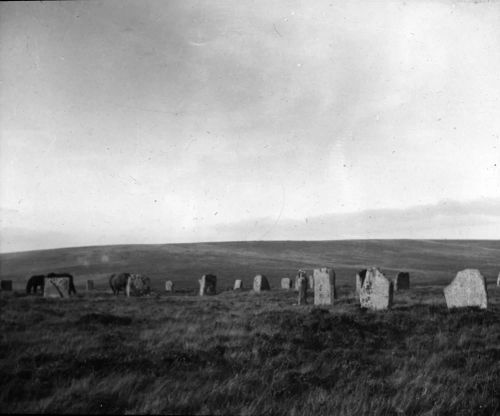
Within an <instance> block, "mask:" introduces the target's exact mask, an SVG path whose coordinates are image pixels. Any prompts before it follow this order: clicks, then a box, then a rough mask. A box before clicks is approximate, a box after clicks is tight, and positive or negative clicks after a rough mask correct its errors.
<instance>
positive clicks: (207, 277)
mask: <svg viewBox="0 0 500 416" xmlns="http://www.w3.org/2000/svg"><path fill="white" fill-rule="evenodd" d="M199 283H200V296H205V295H215V293H216V290H217V276H215V275H213V274H204V275H203V276H201V279H200V280H199Z"/></svg>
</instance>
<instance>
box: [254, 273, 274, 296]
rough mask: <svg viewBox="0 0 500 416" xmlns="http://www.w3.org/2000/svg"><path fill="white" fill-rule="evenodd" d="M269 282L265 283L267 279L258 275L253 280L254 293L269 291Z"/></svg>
mask: <svg viewBox="0 0 500 416" xmlns="http://www.w3.org/2000/svg"><path fill="white" fill-rule="evenodd" d="M270 289H271V287H270V286H269V282H268V281H267V277H266V276H264V275H262V274H258V275H257V276H255V277H254V278H253V290H254V292H260V291H262V290H270Z"/></svg>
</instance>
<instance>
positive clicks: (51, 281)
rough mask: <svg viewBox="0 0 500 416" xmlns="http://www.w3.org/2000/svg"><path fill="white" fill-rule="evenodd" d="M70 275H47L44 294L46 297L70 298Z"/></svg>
mask: <svg viewBox="0 0 500 416" xmlns="http://www.w3.org/2000/svg"><path fill="white" fill-rule="evenodd" d="M69 285H70V279H69V277H46V278H45V282H44V286H43V296H44V297H46V298H69Z"/></svg>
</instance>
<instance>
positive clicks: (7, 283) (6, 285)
mask: <svg viewBox="0 0 500 416" xmlns="http://www.w3.org/2000/svg"><path fill="white" fill-rule="evenodd" d="M0 289H1V290H5V291H7V292H10V291H11V290H12V280H2V281H0Z"/></svg>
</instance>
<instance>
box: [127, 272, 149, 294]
mask: <svg viewBox="0 0 500 416" xmlns="http://www.w3.org/2000/svg"><path fill="white" fill-rule="evenodd" d="M150 292H151V283H150V281H149V277H146V276H142V275H140V274H131V275H130V276H129V277H128V279H127V287H126V289H125V293H126V294H127V296H128V297H130V296H144V295H148V294H149V293H150Z"/></svg>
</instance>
